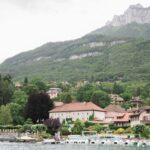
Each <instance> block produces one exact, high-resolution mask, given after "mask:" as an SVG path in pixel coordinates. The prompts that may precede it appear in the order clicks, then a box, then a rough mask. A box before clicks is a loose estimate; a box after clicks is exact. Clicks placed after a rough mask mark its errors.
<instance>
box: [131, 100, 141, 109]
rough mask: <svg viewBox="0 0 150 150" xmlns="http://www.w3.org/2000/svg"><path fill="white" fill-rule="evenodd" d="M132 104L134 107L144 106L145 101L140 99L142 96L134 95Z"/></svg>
mask: <svg viewBox="0 0 150 150" xmlns="http://www.w3.org/2000/svg"><path fill="white" fill-rule="evenodd" d="M131 104H132V107H133V108H137V109H139V108H140V107H142V106H143V101H142V100H141V99H140V97H132V99H131Z"/></svg>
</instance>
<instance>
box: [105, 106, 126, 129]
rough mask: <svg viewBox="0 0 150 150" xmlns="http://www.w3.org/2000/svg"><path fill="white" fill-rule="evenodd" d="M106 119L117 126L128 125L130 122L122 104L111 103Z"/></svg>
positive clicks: (107, 108) (107, 109)
mask: <svg viewBox="0 0 150 150" xmlns="http://www.w3.org/2000/svg"><path fill="white" fill-rule="evenodd" d="M105 110H106V116H105V121H106V122H107V123H108V124H114V125H115V126H126V125H127V124H128V123H129V119H127V115H128V114H127V113H126V111H125V109H124V108H122V107H121V106H120V105H115V104H110V105H108V106H107V107H106V108H105Z"/></svg>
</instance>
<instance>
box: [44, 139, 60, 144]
mask: <svg viewBox="0 0 150 150" xmlns="http://www.w3.org/2000/svg"><path fill="white" fill-rule="evenodd" d="M56 143H57V142H56V141H55V139H44V140H43V144H56Z"/></svg>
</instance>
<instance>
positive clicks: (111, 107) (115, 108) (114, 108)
mask: <svg viewBox="0 0 150 150" xmlns="http://www.w3.org/2000/svg"><path fill="white" fill-rule="evenodd" d="M105 110H106V111H108V112H118V113H125V109H124V108H122V107H121V106H120V105H114V104H110V105H108V106H107V107H106V108H105Z"/></svg>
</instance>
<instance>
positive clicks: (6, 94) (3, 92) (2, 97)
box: [0, 75, 15, 105]
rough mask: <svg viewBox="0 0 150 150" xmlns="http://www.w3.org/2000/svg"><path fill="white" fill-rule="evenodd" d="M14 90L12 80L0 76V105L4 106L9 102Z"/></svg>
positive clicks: (8, 77)
mask: <svg viewBox="0 0 150 150" xmlns="http://www.w3.org/2000/svg"><path fill="white" fill-rule="evenodd" d="M14 90H15V88H14V84H13V82H12V78H11V77H10V76H9V75H6V76H3V77H2V76H1V75H0V105H6V104H7V103H9V102H10V101H11V98H12V95H13V93H14Z"/></svg>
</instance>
